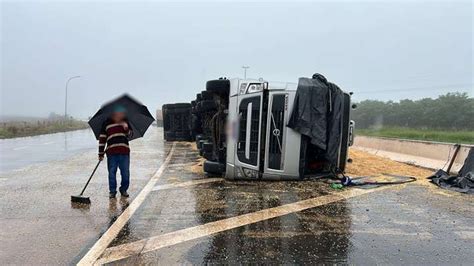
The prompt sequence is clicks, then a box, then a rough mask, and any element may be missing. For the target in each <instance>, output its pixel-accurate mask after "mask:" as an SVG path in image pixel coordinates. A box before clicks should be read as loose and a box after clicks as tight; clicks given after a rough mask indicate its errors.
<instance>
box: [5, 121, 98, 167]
mask: <svg viewBox="0 0 474 266" xmlns="http://www.w3.org/2000/svg"><path fill="white" fill-rule="evenodd" d="M96 146H97V141H96V140H95V137H94V134H93V133H92V131H91V130H90V129H83V130H75V131H69V132H61V133H55V134H47V135H40V136H34V137H24V138H14V139H2V140H0V173H5V172H8V171H12V170H16V169H20V168H22V167H25V166H29V165H31V164H36V163H44V162H48V161H51V160H60V159H65V158H68V157H70V156H72V155H75V154H79V153H81V152H84V151H87V150H91V149H94V148H96Z"/></svg>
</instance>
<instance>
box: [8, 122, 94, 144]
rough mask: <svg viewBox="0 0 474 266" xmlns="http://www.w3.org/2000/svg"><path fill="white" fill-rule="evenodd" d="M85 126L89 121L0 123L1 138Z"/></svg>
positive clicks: (61, 130)
mask: <svg viewBox="0 0 474 266" xmlns="http://www.w3.org/2000/svg"><path fill="white" fill-rule="evenodd" d="M84 128H87V123H86V122H83V121H78V120H69V121H61V120H57V121H37V122H6V123H1V125H0V139H8V138H18V137H28V136H36V135H42V134H50V133H57V132H65V131H72V130H78V129H84Z"/></svg>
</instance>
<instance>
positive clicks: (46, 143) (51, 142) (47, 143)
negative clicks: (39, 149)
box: [43, 141, 54, 145]
mask: <svg viewBox="0 0 474 266" xmlns="http://www.w3.org/2000/svg"><path fill="white" fill-rule="evenodd" d="M53 143H54V141H49V142H45V143H43V145H49V144H53Z"/></svg>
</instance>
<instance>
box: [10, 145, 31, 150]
mask: <svg viewBox="0 0 474 266" xmlns="http://www.w3.org/2000/svg"><path fill="white" fill-rule="evenodd" d="M26 148H28V147H27V146H22V147H17V148H13V150H14V151H19V150H24V149H26Z"/></svg>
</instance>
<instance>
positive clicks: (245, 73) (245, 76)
mask: <svg viewBox="0 0 474 266" xmlns="http://www.w3.org/2000/svg"><path fill="white" fill-rule="evenodd" d="M242 68H243V69H244V79H247V69H249V68H250V67H249V66H242Z"/></svg>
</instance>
